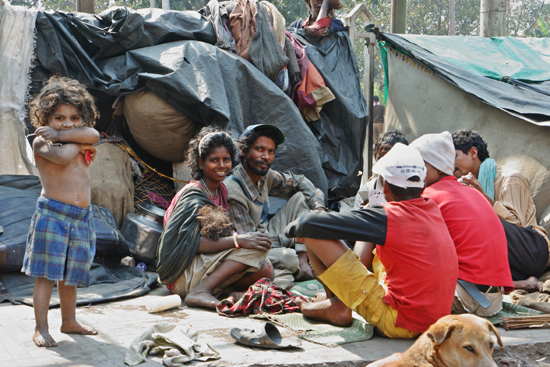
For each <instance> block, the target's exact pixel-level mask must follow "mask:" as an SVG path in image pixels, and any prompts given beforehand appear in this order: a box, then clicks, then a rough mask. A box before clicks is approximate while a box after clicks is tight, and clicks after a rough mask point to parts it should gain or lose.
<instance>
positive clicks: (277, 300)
mask: <svg viewBox="0 0 550 367" xmlns="http://www.w3.org/2000/svg"><path fill="white" fill-rule="evenodd" d="M298 297H299V298H301V299H303V300H304V301H305V298H304V297H302V296H294V295H292V294H290V292H288V291H286V290H284V289H283V288H280V287H278V286H276V285H275V284H273V282H272V281H271V280H270V279H268V278H262V279H260V280H258V281H257V282H256V283H254V284H253V285H251V286H250V287H249V288H248V290H247V291H246V293H245V294H244V296H243V297H242V298H241V299H239V300H235V299H234V297H233V296H229V297H228V298H226V299H224V300H222V301H221V302H220V303H218V305H217V306H216V310H217V311H218V313H219V314H220V315H222V316H229V317H234V316H248V315H253V314H256V315H257V314H261V313H268V314H280V313H289V312H299V311H300V308H299V307H298V306H297V305H296V303H295V302H294V300H295V299H296V298H298Z"/></svg>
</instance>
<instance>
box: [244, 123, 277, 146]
mask: <svg viewBox="0 0 550 367" xmlns="http://www.w3.org/2000/svg"><path fill="white" fill-rule="evenodd" d="M253 130H256V131H262V130H263V131H271V132H273V135H274V137H275V144H277V145H280V144H282V143H283V142H284V141H285V136H284V135H283V133H282V131H281V130H279V128H278V127H277V126H275V125H267V124H257V125H250V126H249V127H247V128H246V129H245V130H244V131H243V133H242V134H241V139H242V138H244V137H245V136H246V135H248V134H249V133H250V132H251V131H253Z"/></svg>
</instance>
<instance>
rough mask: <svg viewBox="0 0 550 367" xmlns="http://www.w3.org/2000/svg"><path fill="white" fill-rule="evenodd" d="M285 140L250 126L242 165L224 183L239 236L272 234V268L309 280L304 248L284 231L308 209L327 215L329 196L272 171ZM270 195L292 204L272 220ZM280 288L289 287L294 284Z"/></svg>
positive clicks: (306, 182)
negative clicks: (243, 234)
mask: <svg viewBox="0 0 550 367" xmlns="http://www.w3.org/2000/svg"><path fill="white" fill-rule="evenodd" d="M284 139H285V138H284V135H283V133H282V132H281V130H279V129H278V128H277V127H276V126H273V125H264V124H259V125H251V126H249V127H248V128H247V129H246V130H245V131H244V132H243V134H242V136H241V141H240V159H241V164H239V165H238V166H237V167H236V168H235V169H234V171H233V175H231V176H229V177H228V178H227V179H226V180H225V185H226V186H227V189H228V196H227V203H228V205H229V213H230V215H231V219H232V220H233V224H234V226H235V230H236V231H237V232H238V233H241V232H243V233H245V232H264V233H268V234H269V235H270V238H271V250H270V251H269V253H268V258H269V259H270V260H271V262H272V263H273V265H274V267H275V268H276V269H278V270H281V269H282V273H284V272H285V271H286V272H287V273H291V274H292V275H294V277H295V279H296V280H299V281H301V280H308V279H312V278H313V274H312V271H311V267H310V266H309V263H308V258H307V252H306V249H305V246H304V245H303V244H301V243H296V241H295V240H294V239H292V238H287V237H286V236H285V235H284V229H285V227H286V225H287V224H288V223H290V222H292V221H293V220H295V219H297V218H298V217H300V216H301V215H302V214H304V213H307V212H309V211H310V210H323V211H324V210H326V209H325V207H324V203H325V197H324V195H323V193H322V192H321V190H319V189H316V188H315V186H314V185H313V183H311V181H309V180H308V179H307V178H306V177H305V176H303V175H297V174H294V173H292V172H280V171H275V170H272V169H271V168H270V167H271V165H272V164H273V161H274V159H275V152H276V150H277V146H279V145H280V144H281V143H283V141H284ZM269 196H272V197H280V198H286V199H289V200H288V202H287V203H286V204H285V205H284V206H283V207H282V208H281V209H280V210H279V211H278V212H277V213H276V214H275V215H274V216H273V217H272V218H268V215H269ZM293 248H294V249H293ZM276 275H277V274H276ZM282 278H284V277H282ZM279 285H281V286H283V287H285V288H286V287H288V286H291V285H292V279H291V280H290V283H279Z"/></svg>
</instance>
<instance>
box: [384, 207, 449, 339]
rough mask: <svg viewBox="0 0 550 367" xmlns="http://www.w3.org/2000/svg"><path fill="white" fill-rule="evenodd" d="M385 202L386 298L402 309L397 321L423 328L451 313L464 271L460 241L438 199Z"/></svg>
mask: <svg viewBox="0 0 550 367" xmlns="http://www.w3.org/2000/svg"><path fill="white" fill-rule="evenodd" d="M383 206H384V209H385V210H386V213H387V215H388V231H387V234H386V242H385V244H384V246H376V254H377V256H378V257H379V259H380V261H381V262H382V264H383V265H384V268H385V269H386V272H387V275H386V283H387V284H388V293H387V294H386V296H384V302H386V303H388V304H389V305H390V306H392V307H393V308H394V309H396V310H397V312H398V316H397V322H396V323H395V325H396V326H398V327H402V328H405V329H407V330H411V331H416V332H419V333H423V332H424V331H426V330H427V329H428V327H429V326H430V325H431V324H433V323H435V322H436V321H437V320H438V319H439V318H440V317H442V316H445V315H448V314H450V313H451V304H452V303H453V299H454V293H455V287H456V281H457V275H458V260H457V258H456V250H455V246H454V244H453V240H452V239H451V236H450V235H449V231H448V230H447V226H446V225H445V222H444V221H443V218H442V217H441V212H440V211H439V209H438V207H437V204H436V203H435V202H433V201H432V200H430V199H425V198H419V199H412V200H405V201H397V202H396V201H392V202H389V203H385V204H384V205H383Z"/></svg>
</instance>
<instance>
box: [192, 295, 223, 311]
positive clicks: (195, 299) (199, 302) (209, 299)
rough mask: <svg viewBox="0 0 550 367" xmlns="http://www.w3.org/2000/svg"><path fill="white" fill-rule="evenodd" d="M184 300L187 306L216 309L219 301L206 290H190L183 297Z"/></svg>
mask: <svg viewBox="0 0 550 367" xmlns="http://www.w3.org/2000/svg"><path fill="white" fill-rule="evenodd" d="M184 302H185V304H186V305H187V306H189V307H206V308H210V309H216V305H217V304H218V303H220V301H218V299H217V298H216V297H214V296H213V295H212V293H208V292H191V293H189V294H188V295H187V296H186V297H185V300H184Z"/></svg>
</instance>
